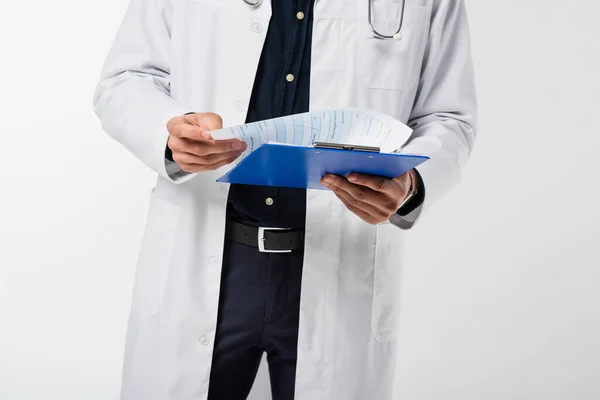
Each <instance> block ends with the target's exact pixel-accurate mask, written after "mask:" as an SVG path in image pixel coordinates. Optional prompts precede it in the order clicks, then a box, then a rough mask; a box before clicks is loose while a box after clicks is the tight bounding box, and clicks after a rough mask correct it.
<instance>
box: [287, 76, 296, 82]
mask: <svg viewBox="0 0 600 400" xmlns="http://www.w3.org/2000/svg"><path fill="white" fill-rule="evenodd" d="M285 79H286V80H287V81H288V82H292V81H293V80H294V75H292V74H287V76H286V77H285Z"/></svg>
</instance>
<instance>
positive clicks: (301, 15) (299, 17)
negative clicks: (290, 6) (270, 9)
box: [296, 11, 304, 20]
mask: <svg viewBox="0 0 600 400" xmlns="http://www.w3.org/2000/svg"><path fill="white" fill-rule="evenodd" d="M296 18H298V19H299V20H303V19H304V13H303V12H302V11H298V13H297V14H296Z"/></svg>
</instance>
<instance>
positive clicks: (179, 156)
mask: <svg viewBox="0 0 600 400" xmlns="http://www.w3.org/2000/svg"><path fill="white" fill-rule="evenodd" d="M242 154H243V152H242V151H239V150H233V151H229V152H227V153H216V154H208V155H206V156H198V155H196V154H191V153H184V152H174V153H173V160H174V161H175V162H176V163H177V164H179V165H181V164H199V165H213V164H216V163H219V162H221V161H223V160H227V159H230V158H233V159H236V158H238V157H239V156H241V155H242Z"/></svg>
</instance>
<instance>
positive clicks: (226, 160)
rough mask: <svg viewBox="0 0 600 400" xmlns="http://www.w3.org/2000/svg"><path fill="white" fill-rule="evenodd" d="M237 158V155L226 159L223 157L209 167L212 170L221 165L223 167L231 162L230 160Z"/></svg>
mask: <svg viewBox="0 0 600 400" xmlns="http://www.w3.org/2000/svg"><path fill="white" fill-rule="evenodd" d="M236 159H237V157H230V158H228V159H225V160H223V161H220V162H218V163H215V164H213V165H210V166H209V169H210V170H212V171H214V170H216V169H219V168H221V167H224V166H225V165H228V164H231V163H232V162H234V161H235V160H236Z"/></svg>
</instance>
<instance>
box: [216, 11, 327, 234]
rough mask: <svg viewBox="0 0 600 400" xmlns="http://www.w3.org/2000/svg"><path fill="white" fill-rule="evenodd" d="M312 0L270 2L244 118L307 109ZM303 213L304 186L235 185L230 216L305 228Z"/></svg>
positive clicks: (231, 191) (237, 218)
mask: <svg viewBox="0 0 600 400" xmlns="http://www.w3.org/2000/svg"><path fill="white" fill-rule="evenodd" d="M314 2H315V0H281V1H273V2H271V7H272V15H271V21H270V23H269V29H268V31H267V37H266V40H265V44H264V47H263V50H262V54H261V58H260V62H259V65H258V71H257V73H256V78H255V81H254V88H253V90H252V96H251V98H250V104H249V109H248V114H247V117H246V122H255V121H260V120H264V119H270V118H276V117H281V116H285V115H290V114H297V113H302V112H307V111H308V107H309V91H310V56H311V54H310V50H311V39H312V21H313V12H312V10H313V5H314ZM305 215H306V190H305V189H295V188H276V187H263V186H251V185H231V188H230V191H229V199H228V203H227V216H228V218H229V219H233V220H236V221H239V222H244V223H246V224H251V225H257V226H258V225H260V226H267V227H278V228H304V222H305Z"/></svg>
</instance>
